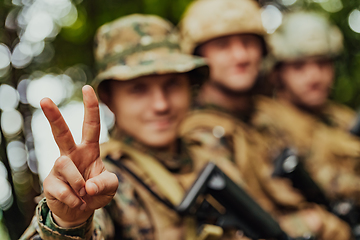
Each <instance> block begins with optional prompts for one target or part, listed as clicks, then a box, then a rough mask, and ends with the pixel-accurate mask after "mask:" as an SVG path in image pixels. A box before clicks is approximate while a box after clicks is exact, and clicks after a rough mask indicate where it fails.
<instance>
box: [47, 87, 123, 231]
mask: <svg viewBox="0 0 360 240" xmlns="http://www.w3.org/2000/svg"><path fill="white" fill-rule="evenodd" d="M82 91H83V99H84V106H85V117H84V124H83V132H82V141H81V144H79V145H76V144H75V142H74V139H73V137H72V135H71V132H70V130H69V127H68V126H67V124H66V123H65V121H64V119H63V117H62V116H61V113H60V111H59V109H58V108H57V106H56V105H55V104H54V103H53V102H52V101H51V100H50V99H48V98H44V99H42V100H41V102H40V105H41V108H42V110H43V112H44V114H45V116H46V118H47V119H48V121H49V123H50V125H51V129H52V133H53V136H54V139H55V141H56V143H57V145H58V147H59V149H60V157H59V158H58V159H57V160H56V162H55V164H54V167H53V168H52V170H51V172H50V174H49V175H48V176H47V177H46V179H45V180H44V184H43V186H44V193H45V197H46V199H47V204H48V206H49V208H50V210H51V211H52V213H53V217H54V220H55V221H56V223H57V224H59V225H60V226H61V227H72V226H76V225H80V224H81V223H83V222H85V221H86V220H87V219H88V218H89V217H90V216H91V215H92V214H93V212H94V210H95V209H98V208H101V207H103V206H105V205H106V204H107V203H109V202H110V201H111V199H112V198H113V196H114V194H115V192H116V189H117V187H118V180H117V178H116V176H115V174H113V173H110V172H108V171H107V170H106V169H105V167H104V164H103V162H102V160H101V158H100V148H99V136H100V115H99V104H98V101H97V98H96V95H95V92H94V90H93V89H92V88H91V87H90V86H84V87H83V89H82Z"/></svg>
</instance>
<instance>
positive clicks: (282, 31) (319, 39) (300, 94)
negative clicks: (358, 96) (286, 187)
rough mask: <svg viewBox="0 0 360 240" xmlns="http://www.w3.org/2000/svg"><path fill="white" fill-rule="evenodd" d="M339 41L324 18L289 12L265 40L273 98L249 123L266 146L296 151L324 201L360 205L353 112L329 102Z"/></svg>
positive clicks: (264, 101) (339, 36) (261, 105)
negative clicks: (269, 62) (325, 195)
mask: <svg viewBox="0 0 360 240" xmlns="http://www.w3.org/2000/svg"><path fill="white" fill-rule="evenodd" d="M342 40H343V36H342V34H341V32H340V30H339V29H338V28H337V27H336V26H334V25H333V24H331V23H330V22H329V21H328V19H327V18H326V17H325V16H322V15H320V14H318V13H315V12H296V13H291V14H288V15H287V16H286V17H285V18H284V21H283V24H282V25H281V26H280V28H279V29H277V30H276V32H275V33H274V34H272V35H270V36H269V41H268V43H269V46H270V47H271V57H272V61H273V62H274V67H273V70H272V73H271V75H270V81H271V82H272V83H273V84H274V88H275V96H274V98H275V99H269V98H262V99H260V100H259V104H258V110H259V111H258V113H257V116H256V117H255V118H254V120H253V123H254V124H255V125H256V126H257V128H258V129H259V130H260V131H261V132H262V133H263V135H264V136H265V138H267V139H268V143H269V148H272V149H276V147H274V145H276V144H277V145H278V148H281V146H289V147H292V148H294V149H296V151H297V152H298V154H299V155H301V156H303V157H304V159H305V160H304V162H305V166H306V168H307V170H308V171H309V173H310V174H311V176H312V178H313V179H314V180H315V181H316V182H317V183H318V184H319V185H320V187H322V188H323V189H324V190H325V192H326V194H327V196H328V197H329V198H331V199H332V200H336V199H348V200H353V201H356V202H357V203H360V202H359V200H360V198H359V197H360V195H359V193H360V177H359V176H358V174H359V162H358V159H359V157H360V155H359V154H360V143H359V141H358V140H357V139H355V137H352V136H351V135H350V134H349V133H348V131H349V128H350V126H351V123H352V121H354V118H355V114H354V112H353V111H352V110H350V109H349V108H347V107H345V106H343V105H340V104H337V103H334V102H331V101H329V100H328V96H329V94H330V90H331V88H332V86H333V81H334V71H335V70H334V62H335V59H336V57H338V56H339V55H340V53H341V51H342V49H343V45H342ZM270 145H271V146H270Z"/></svg>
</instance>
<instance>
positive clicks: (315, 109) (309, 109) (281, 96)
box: [276, 91, 325, 116]
mask: <svg viewBox="0 0 360 240" xmlns="http://www.w3.org/2000/svg"><path fill="white" fill-rule="evenodd" d="M276 98H277V99H278V100H279V101H280V102H285V103H287V104H290V105H293V106H295V107H296V108H297V109H299V110H300V111H302V112H306V113H308V114H311V115H316V116H319V115H321V113H322V111H323V109H324V107H325V105H319V106H307V105H305V104H301V103H299V102H298V101H296V100H294V99H292V98H291V96H289V94H287V93H286V92H283V91H279V92H277V94H276Z"/></svg>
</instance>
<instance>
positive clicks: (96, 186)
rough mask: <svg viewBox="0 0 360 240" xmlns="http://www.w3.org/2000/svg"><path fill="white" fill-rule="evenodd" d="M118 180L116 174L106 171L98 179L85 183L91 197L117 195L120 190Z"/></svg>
mask: <svg viewBox="0 0 360 240" xmlns="http://www.w3.org/2000/svg"><path fill="white" fill-rule="evenodd" d="M118 184H119V182H118V179H117V177H116V175H115V174H114V173H111V172H109V171H106V170H105V171H104V172H102V173H101V174H99V175H97V176H96V177H93V178H90V179H89V180H87V181H86V183H85V188H86V192H87V193H88V194H89V195H90V196H95V195H115V192H116V190H117V188H118Z"/></svg>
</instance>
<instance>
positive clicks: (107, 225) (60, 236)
mask: <svg viewBox="0 0 360 240" xmlns="http://www.w3.org/2000/svg"><path fill="white" fill-rule="evenodd" d="M117 139H118V140H115V139H111V140H110V141H109V142H108V143H105V144H104V145H102V147H101V149H102V150H101V154H106V155H107V154H109V155H110V156H111V157H112V158H114V159H118V158H119V157H121V156H123V157H122V158H121V160H120V161H122V164H124V165H125V166H126V167H127V168H129V169H131V171H132V172H133V173H135V174H136V175H137V176H138V177H140V178H141V179H142V180H143V181H144V182H145V183H146V184H147V186H149V187H150V188H151V189H152V190H153V191H154V192H156V193H157V194H158V195H159V196H160V197H162V198H165V197H164V195H163V194H162V193H161V192H160V191H159V189H158V188H157V186H156V184H155V183H154V182H153V181H152V179H151V178H149V177H148V176H147V175H146V173H145V172H144V171H143V170H142V169H141V168H140V167H139V166H137V165H136V164H135V162H134V161H133V160H132V159H129V157H127V154H126V153H125V152H123V151H122V149H121V148H118V147H117V146H119V145H118V144H119V143H121V144H131V145H132V147H136V149H138V150H139V151H140V150H141V152H143V153H147V154H151V155H150V156H152V157H155V158H156V159H158V160H159V161H160V162H162V163H163V164H164V166H169V168H170V169H171V174H172V175H173V176H174V177H175V178H176V179H177V181H178V182H179V184H180V185H181V186H182V187H183V188H184V189H188V188H189V187H190V186H191V185H192V183H193V181H194V180H195V179H196V177H197V174H198V173H199V171H200V170H201V169H202V166H204V164H205V163H206V162H207V161H209V157H211V158H213V157H215V158H216V159H219V160H218V161H220V162H219V163H221V165H222V169H223V170H224V171H226V173H227V174H228V175H229V176H230V177H231V178H232V179H233V180H234V181H235V182H237V183H239V184H242V180H241V178H240V176H239V174H238V171H237V169H236V167H235V166H234V165H233V164H232V163H231V161H229V160H228V159H227V158H226V157H222V158H221V155H223V152H217V151H214V152H213V153H207V152H206V148H203V147H199V146H197V145H193V144H190V143H185V142H184V143H181V140H179V143H181V144H180V145H182V147H180V149H182V152H179V154H178V155H175V156H174V155H173V156H171V155H169V154H168V155H166V154H164V153H163V152H159V151H156V150H153V149H149V148H147V147H145V146H143V145H141V143H139V142H136V141H135V140H134V139H132V138H131V137H129V136H125V137H124V136H122V137H118V138H117ZM120 139H121V142H120V141H119V140H120ZM189 156H190V157H191V158H189ZM218 156H219V157H218ZM164 158H166V159H164ZM193 158H194V159H195V158H196V159H197V160H196V164H193V163H192V162H189V159H190V161H192V160H191V159H193ZM169 159H173V160H172V161H173V162H175V163H171V160H169ZM179 162H180V164H179ZM194 163H195V162H194ZM105 164H106V167H107V169H108V170H109V171H112V172H114V173H115V174H116V175H117V177H118V179H119V188H118V190H117V193H116V195H115V197H114V199H113V201H112V202H111V203H110V204H108V206H106V207H105V208H103V209H99V210H96V211H95V214H94V216H93V221H91V219H89V220H88V222H86V223H85V224H83V225H81V226H79V227H77V228H73V229H63V228H61V227H59V226H57V225H56V223H54V221H53V219H52V217H51V214H50V211H49V208H48V207H47V205H46V200H43V201H41V203H40V204H39V206H38V207H37V211H36V215H35V217H34V219H33V222H32V224H31V226H30V227H29V228H28V230H27V231H26V232H25V233H24V234H23V236H22V238H21V240H25V239H27V240H30V239H31V240H35V239H37V240H38V239H43V240H47V239H51V240H53V239H56V240H65V239H77V240H80V239H93V240H100V239H161V240H162V239H164V240H167V239H179V240H180V239H188V238H187V236H186V233H187V232H186V229H185V219H184V218H183V217H180V216H179V215H178V214H177V213H176V212H174V210H172V209H170V208H168V207H167V206H165V205H164V204H163V203H161V202H159V201H158V200H157V199H156V198H154V196H153V195H152V194H150V193H149V191H148V190H146V189H145V188H144V186H143V185H141V184H139V182H138V181H137V180H136V179H134V177H133V176H132V175H130V174H129V173H128V172H126V171H124V170H123V169H120V168H119V167H117V166H115V165H114V164H112V163H109V162H106V161H105ZM169 168H168V167H167V169H169ZM221 239H224V240H225V239H230V240H236V239H239V240H240V239H246V238H244V237H243V236H242V235H241V234H239V232H238V231H233V230H231V229H229V231H225V232H224V235H223V237H222V238H221Z"/></svg>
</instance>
